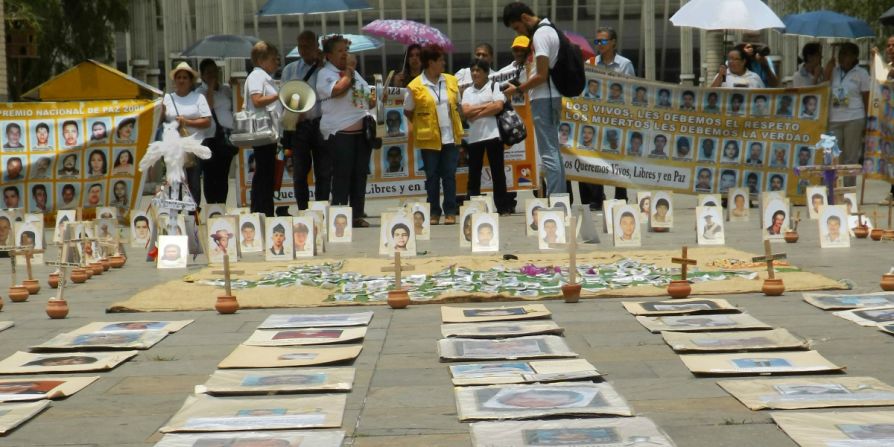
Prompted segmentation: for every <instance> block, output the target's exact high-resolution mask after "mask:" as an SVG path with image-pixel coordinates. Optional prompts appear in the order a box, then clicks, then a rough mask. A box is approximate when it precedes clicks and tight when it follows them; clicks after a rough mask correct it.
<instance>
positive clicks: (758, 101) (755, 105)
mask: <svg viewBox="0 0 894 447" xmlns="http://www.w3.org/2000/svg"><path fill="white" fill-rule="evenodd" d="M768 115H770V100H769V98H767V95H752V96H751V116H768Z"/></svg>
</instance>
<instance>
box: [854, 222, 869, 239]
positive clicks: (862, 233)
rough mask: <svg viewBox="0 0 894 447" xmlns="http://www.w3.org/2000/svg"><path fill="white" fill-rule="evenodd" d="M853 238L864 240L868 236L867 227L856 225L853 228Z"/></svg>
mask: <svg viewBox="0 0 894 447" xmlns="http://www.w3.org/2000/svg"><path fill="white" fill-rule="evenodd" d="M854 236H855V237H856V238H857V239H866V236H869V227H867V226H866V225H858V226H856V227H854Z"/></svg>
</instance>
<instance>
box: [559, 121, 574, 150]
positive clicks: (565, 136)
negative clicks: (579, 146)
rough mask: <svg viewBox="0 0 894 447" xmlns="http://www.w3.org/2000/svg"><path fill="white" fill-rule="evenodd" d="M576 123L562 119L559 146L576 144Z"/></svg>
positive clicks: (565, 146)
mask: <svg viewBox="0 0 894 447" xmlns="http://www.w3.org/2000/svg"><path fill="white" fill-rule="evenodd" d="M574 126H575V123H569V122H566V121H562V122H560V123H559V146H561V147H564V148H570V147H571V146H572V145H573V144H574V141H573V140H574V135H575V134H574Z"/></svg>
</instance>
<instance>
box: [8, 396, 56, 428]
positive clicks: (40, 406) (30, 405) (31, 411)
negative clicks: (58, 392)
mask: <svg viewBox="0 0 894 447" xmlns="http://www.w3.org/2000/svg"><path fill="white" fill-rule="evenodd" d="M49 405H50V401H48V400H39V401H37V402H17V403H11V404H0V435H2V434H5V433H7V432H9V431H12V430H13V429H15V428H16V427H18V426H19V425H22V424H24V423H25V422H27V421H28V420H29V419H31V418H33V417H34V416H37V414H38V413H40V412H41V411H43V410H44V409H45V408H47V407H48V406H49Z"/></svg>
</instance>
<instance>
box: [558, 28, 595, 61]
mask: <svg viewBox="0 0 894 447" xmlns="http://www.w3.org/2000/svg"><path fill="white" fill-rule="evenodd" d="M562 32H563V33H565V37H567V38H568V41H569V42H571V43H573V44H575V45H577V46H578V47H580V51H581V53H583V55H584V61H585V62H586V60H587V59H589V58H591V57H594V56H596V52H595V51H593V47H591V46H590V41H589V40H587V38H586V37H584V36H581V35H580V34H578V33H575V32H571V31H562Z"/></svg>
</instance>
